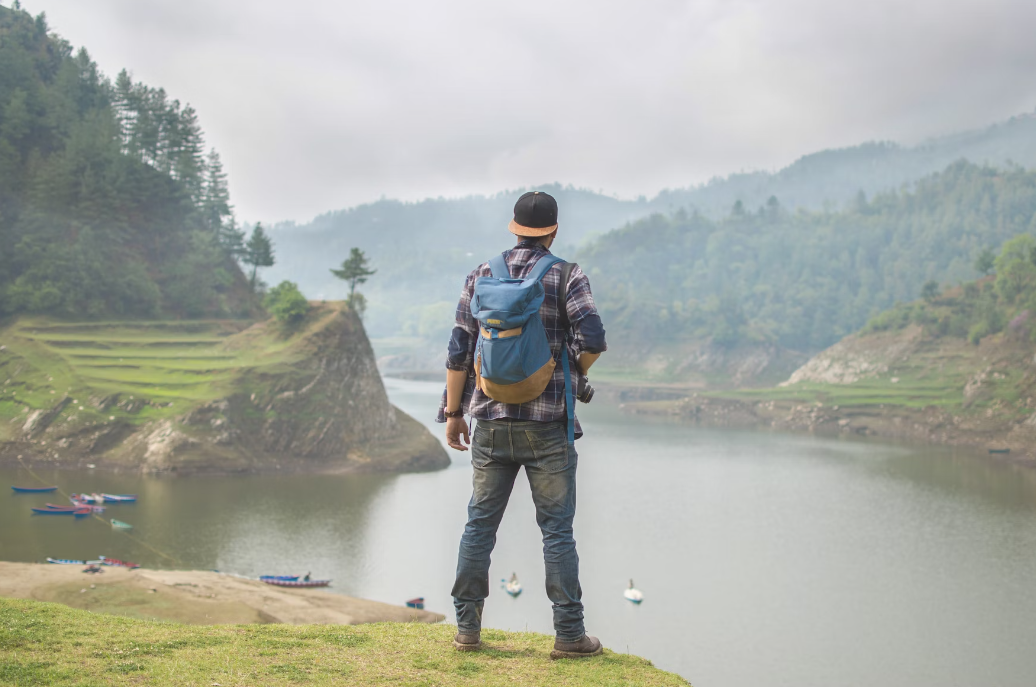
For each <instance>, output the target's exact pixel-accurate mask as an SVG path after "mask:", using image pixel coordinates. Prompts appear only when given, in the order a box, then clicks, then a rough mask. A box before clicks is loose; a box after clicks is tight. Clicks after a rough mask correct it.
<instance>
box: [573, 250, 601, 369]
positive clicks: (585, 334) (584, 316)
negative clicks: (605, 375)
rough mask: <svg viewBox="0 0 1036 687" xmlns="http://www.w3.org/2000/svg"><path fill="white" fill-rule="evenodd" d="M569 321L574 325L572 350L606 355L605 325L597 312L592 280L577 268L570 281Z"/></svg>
mask: <svg viewBox="0 0 1036 687" xmlns="http://www.w3.org/2000/svg"><path fill="white" fill-rule="evenodd" d="M565 307H566V309H567V311H568V321H569V322H570V323H571V324H572V348H573V349H574V350H575V353H576V355H578V354H580V353H584V352H586V353H604V352H605V351H606V350H608V344H607V342H606V341H605V338H604V324H603V323H602V322H601V315H600V313H598V312H597V305H596V304H595V303H594V296H593V293H591V291H590V279H589V278H588V277H587V276H586V273H584V272H583V270H582V269H581V268H579V267H578V266H576V268H575V269H573V270H572V275H571V276H570V277H569V281H568V302H567V303H566V304H565Z"/></svg>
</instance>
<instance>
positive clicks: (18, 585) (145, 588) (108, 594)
mask: <svg viewBox="0 0 1036 687" xmlns="http://www.w3.org/2000/svg"><path fill="white" fill-rule="evenodd" d="M103 569H104V572H103V573H98V574H93V575H91V574H87V573H84V572H82V570H83V568H82V567H81V566H78V565H51V564H37V563H7V562H0V596H7V597H12V598H19V599H34V600H37V601H55V602H58V603H63V604H66V605H68V606H72V607H73V608H81V609H84V610H88V611H97V612H101V613H112V614H115V615H124V616H129V617H133V618H143V619H148V620H151V619H159V620H170V621H175V622H181V623H189V624H195V625H216V624H228V623H230V624H240V623H288V624H293V625H307V624H339V625H358V624H361V623H379V622H424V623H437V622H440V621H442V620H444V619H445V616H443V615H441V614H439V613H432V612H431V611H423V610H417V609H413V608H405V607H402V606H393V605H391V604H386V603H381V602H378V601H369V600H367V599H357V598H355V597H351V596H345V595H343V594H332V593H331V592H327V591H323V590H320V589H290V588H284V587H273V586H270V585H268V584H265V583H263V582H259V581H258V580H250V579H245V578H241V577H236V576H233V575H225V574H221V573H217V572H210V571H202V570H144V569H137V570H126V569H125V568H115V567H112V568H108V567H105V568H103ZM91 585H93V586H92V587H91Z"/></svg>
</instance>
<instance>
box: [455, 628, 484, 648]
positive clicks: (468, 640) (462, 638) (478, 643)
mask: <svg viewBox="0 0 1036 687" xmlns="http://www.w3.org/2000/svg"><path fill="white" fill-rule="evenodd" d="M481 634H482V633H481V632H476V633H475V634H473V635H462V634H461V633H459V632H458V633H457V634H456V636H455V637H454V638H453V648H454V649H456V650H457V651H478V650H479V649H481V648H482V637H481Z"/></svg>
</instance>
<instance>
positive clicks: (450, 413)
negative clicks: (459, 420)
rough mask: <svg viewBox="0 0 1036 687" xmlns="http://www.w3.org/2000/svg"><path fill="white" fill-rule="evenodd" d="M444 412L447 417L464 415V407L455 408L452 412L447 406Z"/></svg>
mask: <svg viewBox="0 0 1036 687" xmlns="http://www.w3.org/2000/svg"><path fill="white" fill-rule="evenodd" d="M442 414H443V415H445V416H446V417H464V409H463V408H458V409H457V410H454V411H452V412H451V411H449V410H446V409H445V408H443V411H442Z"/></svg>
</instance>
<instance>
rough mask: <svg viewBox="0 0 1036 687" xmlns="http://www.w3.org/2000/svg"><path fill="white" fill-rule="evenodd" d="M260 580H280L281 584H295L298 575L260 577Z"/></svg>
mask: <svg viewBox="0 0 1036 687" xmlns="http://www.w3.org/2000/svg"><path fill="white" fill-rule="evenodd" d="M259 579H260V580H281V581H282V582H295V581H296V580H298V579H299V576H298V575H294V576H292V575H260V576H259Z"/></svg>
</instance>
